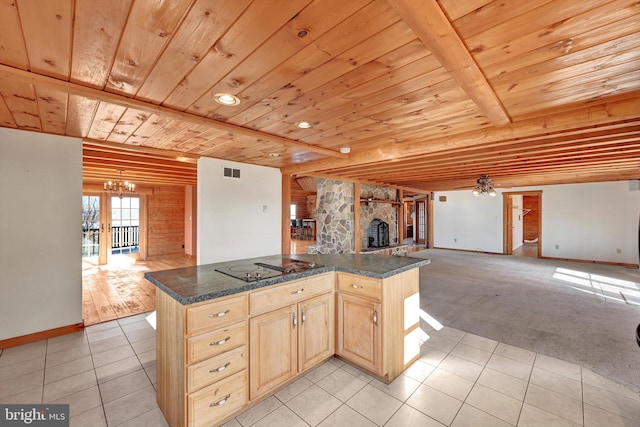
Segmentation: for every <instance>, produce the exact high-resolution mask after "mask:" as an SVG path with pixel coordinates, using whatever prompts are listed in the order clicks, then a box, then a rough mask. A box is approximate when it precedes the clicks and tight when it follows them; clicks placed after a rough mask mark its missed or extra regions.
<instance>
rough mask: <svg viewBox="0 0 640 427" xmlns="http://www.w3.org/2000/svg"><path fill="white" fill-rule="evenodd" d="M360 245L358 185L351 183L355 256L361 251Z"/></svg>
mask: <svg viewBox="0 0 640 427" xmlns="http://www.w3.org/2000/svg"><path fill="white" fill-rule="evenodd" d="M361 249H362V248H361V245H360V183H359V182H354V183H353V251H354V252H355V253H357V254H359V253H360V250H361Z"/></svg>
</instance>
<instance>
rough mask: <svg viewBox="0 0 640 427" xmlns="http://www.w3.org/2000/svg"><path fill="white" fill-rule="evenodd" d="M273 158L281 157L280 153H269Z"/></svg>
mask: <svg viewBox="0 0 640 427" xmlns="http://www.w3.org/2000/svg"><path fill="white" fill-rule="evenodd" d="M269 155H270V156H271V157H280V153H269Z"/></svg>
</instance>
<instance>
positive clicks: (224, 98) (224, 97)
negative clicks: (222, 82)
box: [213, 93, 240, 106]
mask: <svg viewBox="0 0 640 427" xmlns="http://www.w3.org/2000/svg"><path fill="white" fill-rule="evenodd" d="M213 99H214V100H215V101H216V102H217V103H218V104H222V105H228V106H230V105H238V104H240V98H238V97H237V96H235V95H231V94H230V93H216V94H215V95H213Z"/></svg>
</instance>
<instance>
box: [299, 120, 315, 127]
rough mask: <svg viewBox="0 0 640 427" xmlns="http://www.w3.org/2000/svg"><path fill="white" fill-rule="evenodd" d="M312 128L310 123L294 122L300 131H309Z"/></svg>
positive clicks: (303, 121)
mask: <svg viewBox="0 0 640 427" xmlns="http://www.w3.org/2000/svg"><path fill="white" fill-rule="evenodd" d="M312 126H313V124H312V123H311V122H307V121H305V120H302V121H300V122H296V127H297V128H300V129H309V128H310V127H312Z"/></svg>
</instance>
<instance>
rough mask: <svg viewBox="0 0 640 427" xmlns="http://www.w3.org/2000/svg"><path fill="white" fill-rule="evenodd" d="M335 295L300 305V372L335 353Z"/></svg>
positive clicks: (328, 295) (314, 299)
mask: <svg viewBox="0 0 640 427" xmlns="http://www.w3.org/2000/svg"><path fill="white" fill-rule="evenodd" d="M333 306H334V304H333V294H325V295H320V296H319V297H315V298H311V299H309V300H306V301H303V302H301V303H299V304H298V309H299V317H300V331H299V337H298V339H299V348H298V370H299V371H300V372H302V371H304V370H305V369H307V368H310V367H311V366H313V365H315V364H317V363H318V362H320V361H321V360H324V359H326V358H328V357H329V356H331V355H333V353H335V350H334V348H335V332H334V331H335V325H334V323H335V322H334V318H335V316H334V308H333Z"/></svg>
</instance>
